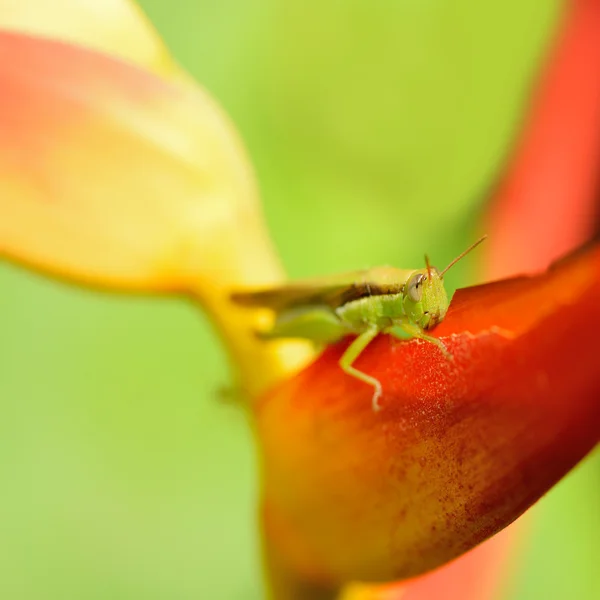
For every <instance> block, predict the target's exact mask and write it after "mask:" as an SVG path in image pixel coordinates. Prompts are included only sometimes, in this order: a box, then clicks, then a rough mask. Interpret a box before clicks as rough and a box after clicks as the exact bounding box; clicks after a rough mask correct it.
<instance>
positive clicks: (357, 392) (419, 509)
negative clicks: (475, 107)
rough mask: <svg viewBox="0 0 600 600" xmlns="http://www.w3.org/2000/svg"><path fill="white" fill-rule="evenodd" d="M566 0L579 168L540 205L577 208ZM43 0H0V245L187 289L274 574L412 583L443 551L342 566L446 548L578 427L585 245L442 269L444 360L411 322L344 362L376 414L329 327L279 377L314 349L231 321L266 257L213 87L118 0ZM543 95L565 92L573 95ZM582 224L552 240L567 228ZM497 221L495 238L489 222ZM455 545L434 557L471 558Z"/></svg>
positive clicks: (587, 266)
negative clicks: (458, 282) (243, 420)
mask: <svg viewBox="0 0 600 600" xmlns="http://www.w3.org/2000/svg"><path fill="white" fill-rule="evenodd" d="M570 6H572V12H573V19H571V20H567V21H566V23H567V24H570V25H569V27H573V30H574V33H573V31H572V30H571V29H569V27H567V26H565V31H567V34H568V35H567V34H565V38H564V39H565V40H566V41H565V44H564V45H565V52H566V56H567V57H570V58H564V56H563V55H562V54H559V56H561V57H562V58H563V59H564V60H565V61H567V62H568V61H569V60H571V61H572V62H571V63H569V64H575V63H576V64H577V65H579V62H578V61H579V58H578V56H579V51H578V52H576V53H575V56H576V57H575V58H573V56H571V55H570V54H569V52H568V49H569V48H573V47H576V48H578V49H581V48H583V50H584V51H585V53H586V57H587V59H588V62H587V63H586V66H587V68H589V73H588V71H585V70H583V67H582V70H580V71H577V73H576V74H577V75H578V77H573V79H572V80H571V79H570V80H569V81H570V84H569V85H570V87H569V89H571V90H573V89H576V90H581V94H580V95H579V96H577V97H578V98H585V99H586V102H583V104H582V106H584V107H585V108H586V110H587V112H585V113H581V114H582V118H581V120H579V121H576V123H575V125H574V126H573V127H571V129H570V130H569V131H570V132H571V133H572V134H573V136H575V138H570V139H576V142H575V143H573V144H571V145H570V146H569V150H570V152H572V153H577V152H579V153H580V155H581V156H585V157H586V158H587V159H588V160H586V161H584V166H583V167H581V168H579V166H580V163H578V162H576V161H573V164H576V165H578V167H577V168H574V169H573V170H571V171H568V172H565V174H564V178H566V179H567V180H568V182H569V185H568V184H567V183H565V184H564V186H563V187H561V190H562V193H561V194H560V195H558V196H557V197H556V199H555V200H556V201H555V202H554V203H553V204H552V206H554V207H555V208H557V212H556V214H559V215H560V214H563V213H562V212H561V210H562V208H563V207H564V205H565V203H567V202H569V201H572V202H573V204H574V205H577V206H579V207H584V208H582V209H581V211H583V212H582V213H578V214H579V215H580V214H585V215H587V214H589V212H586V211H589V209H590V206H591V200H590V198H591V197H592V195H593V194H592V192H593V190H592V186H591V184H590V183H589V182H590V181H591V179H590V169H591V164H592V163H593V161H592V160H591V159H590V158H589V157H591V156H597V155H595V154H594V152H595V151H597V150H598V148H600V144H598V139H597V136H596V135H595V134H594V133H589V134H586V135H583V133H582V131H584V128H585V127H587V124H588V123H589V119H591V120H592V121H593V122H594V123H595V122H596V121H594V119H595V118H596V117H598V115H600V98H599V97H598V95H599V94H598V90H600V86H599V85H598V83H599V80H598V78H597V76H596V75H597V74H598V73H600V69H598V64H599V63H600V50H599V44H598V42H597V40H598V39H600V36H596V34H597V32H598V31H599V30H600V11H599V10H598V2H595V1H591V0H579V1H577V0H575V1H574V2H573V3H572V4H571V5H570ZM47 7H48V3H41V2H34V1H28V2H23V3H22V4H21V5H14V6H12V7H10V9H6V10H5V9H4V8H0V27H3V28H4V30H2V31H0V59H1V60H0V134H1V135H0V253H1V254H2V255H3V256H5V257H7V258H9V259H11V260H13V261H17V262H19V263H22V264H24V265H28V266H30V267H33V268H35V269H37V270H40V271H42V272H45V273H48V274H50V275H54V276H58V277H62V278H66V279H68V280H70V281H72V282H74V283H78V284H80V285H91V286H97V287H103V288H109V289H114V290H119V291H130V292H160V293H177V294H180V293H184V294H187V295H190V294H191V295H193V296H194V297H195V298H197V299H198V300H199V301H200V303H201V304H202V306H203V307H204V309H205V310H206V311H207V313H208V314H209V316H210V317H211V318H212V320H213V321H214V323H215V325H216V327H217V329H218V330H219V332H220V334H221V336H222V339H223V340H224V342H225V345H226V347H227V349H228V351H229V354H230V356H231V358H232V363H233V364H234V366H235V368H236V370H237V373H238V376H239V379H240V381H241V385H242V387H243V389H244V391H245V392H246V393H247V396H248V398H249V399H250V400H249V401H248V402H247V403H246V405H245V407H246V408H247V409H248V412H249V413H250V415H251V417H252V418H251V422H252V424H253V426H254V428H255V432H256V439H257V445H258V450H259V455H260V459H261V465H262V481H261V484H262V500H263V503H262V514H261V517H262V524H263V527H264V541H265V555H266V562H267V565H268V567H269V572H268V577H269V580H270V583H271V585H272V590H273V594H274V596H276V597H277V598H287V597H290V598H299V597H302V596H301V594H302V593H304V594H305V596H304V597H311V596H310V595H309V594H310V593H312V592H314V593H319V594H324V596H323V597H331V595H332V594H335V593H337V592H338V591H340V590H343V589H344V588H345V595H344V597H346V598H361V599H363V600H369V599H371V600H375V599H376V598H380V599H381V600H384V599H385V598H388V600H391V598H396V597H397V596H398V594H399V593H401V594H403V596H402V597H403V598H404V599H405V600H423V598H425V595H419V594H420V593H421V592H419V589H423V588H420V587H419V586H423V585H425V586H426V585H427V583H426V581H427V577H436V576H437V575H438V574H440V573H442V572H446V573H447V572H448V571H437V572H434V573H433V574H432V575H428V576H426V577H425V578H423V579H421V580H416V581H415V582H414V583H413V582H410V583H408V584H406V585H403V586H402V590H401V591H400V592H399V588H398V587H397V586H395V585H391V586H390V585H385V586H383V587H371V586H365V585H363V584H352V582H357V581H358V582H393V581H395V580H400V579H407V578H413V577H415V576H419V575H421V574H423V573H426V572H427V571H430V570H432V569H436V568H438V567H440V566H441V565H443V564H444V563H446V562H448V561H450V560H452V559H454V558H456V557H458V556H460V555H461V554H463V553H465V552H467V551H468V550H470V549H472V548H473V547H475V546H476V545H477V544H479V543H480V542H482V541H484V540H485V539H487V538H489V537H490V536H492V535H493V534H495V533H496V532H498V531H500V530H501V529H502V528H503V527H505V526H506V525H508V524H509V523H511V522H512V521H513V520H515V519H516V518H517V517H518V516H519V515H520V514H522V513H523V511H525V510H526V509H527V508H528V507H529V506H530V505H531V504H532V503H534V502H535V501H536V500H537V499H538V498H539V497H540V496H541V495H542V494H544V493H545V492H546V491H547V490H548V489H549V488H550V487H551V486H552V485H553V484H554V483H555V482H556V481H558V480H559V479H560V477H562V476H563V475H564V474H565V473H566V472H567V471H568V470H569V469H570V468H572V467H573V466H574V465H575V464H576V463H577V462H578V461H579V460H580V459H581V458H582V457H583V456H584V455H585V454H586V453H587V452H588V451H589V450H590V449H591V448H592V447H593V446H594V445H595V444H596V443H597V442H598V439H599V437H600V425H599V423H600V403H598V401H597V398H598V397H599V394H600V369H599V368H598V366H599V363H598V358H597V353H595V352H594V347H595V340H596V339H597V337H598V333H600V331H598V330H599V325H598V323H599V322H600V321H599V319H598V318H597V315H596V313H597V309H598V306H600V250H599V249H598V247H592V248H591V249H588V250H587V251H586V252H582V253H581V254H579V255H577V256H573V257H571V258H569V259H568V260H566V261H564V262H562V263H561V264H559V265H557V266H556V267H555V268H554V269H552V270H550V271H549V272H547V273H541V274H538V275H536V276H533V277H530V278H517V279H509V280H505V281H501V282H498V283H492V284H487V285H483V286H479V287H476V288H470V289H466V290H460V291H459V292H458V293H457V294H456V296H455V298H454V300H453V302H452V305H451V309H450V312H449V314H448V317H447V318H446V320H445V321H444V322H443V323H442V324H441V325H440V326H439V327H438V328H437V329H436V330H435V335H436V336H438V337H442V338H443V339H444V342H445V343H446V344H447V346H448V348H449V349H450V351H451V352H452V354H453V356H454V360H453V361H448V360H447V359H445V358H444V357H443V356H442V355H441V354H440V353H439V351H438V350H437V348H435V347H434V346H432V345H430V344H426V343H423V342H420V341H410V342H406V341H397V340H393V339H391V338H387V337H383V336H382V337H380V338H379V339H377V340H375V341H374V342H373V344H372V346H370V347H369V349H368V351H366V352H365V353H364V354H363V355H362V356H361V357H360V359H359V363H358V364H359V365H360V367H361V369H363V370H365V371H367V372H369V373H372V374H373V375H374V376H376V377H378V378H379V379H380V381H381V382H382V384H383V389H384V395H383V398H382V400H381V405H382V410H381V411H380V412H379V413H374V412H373V411H372V409H371V402H370V395H371V391H370V389H369V388H368V386H365V385H364V384H362V383H360V382H358V381H356V380H354V379H352V378H349V377H347V376H346V375H345V374H344V373H343V372H342V371H341V369H340V368H339V366H338V364H337V361H338V359H339V356H340V354H341V352H342V351H343V349H344V347H345V346H346V344H347V343H348V341H347V340H345V341H343V342H340V343H339V344H336V345H335V346H333V347H330V348H328V349H327V350H326V351H325V352H324V353H323V354H322V355H321V356H320V357H319V358H318V359H317V360H316V361H315V362H313V363H312V364H311V365H310V366H308V367H307V368H305V369H304V370H303V371H301V372H299V373H297V374H295V375H292V374H293V373H294V372H295V371H296V370H297V368H298V366H299V365H301V364H302V363H303V362H306V361H307V360H308V359H310V358H311V357H313V356H314V351H313V350H312V349H311V348H309V347H308V346H306V345H304V344H300V343H296V342H288V341H285V342H276V343H269V344H264V343H263V342H261V341H259V340H258V339H256V337H255V336H254V335H253V329H254V327H255V325H256V324H257V323H260V322H261V321H262V319H263V318H265V316H266V315H264V314H263V313H262V312H260V311H258V312H256V313H255V312H252V311H247V310H243V309H240V308H235V307H234V306H233V305H232V304H231V303H230V302H229V300H228V298H229V293H230V291H231V290H232V289H233V288H236V287H247V286H250V285H262V284H269V283H273V282H277V281H280V280H281V279H282V278H283V274H282V271H281V269H280V267H279V263H278V260H277V258H276V256H275V253H274V251H273V248H272V244H271V242H270V240H269V238H268V235H267V233H266V230H265V227H264V224H263V220H262V216H261V211H260V205H259V202H258V194H257V191H256V186H255V183H254V179H253V174H252V168H251V166H250V163H249V160H248V158H247V156H246V153H245V151H244V149H243V147H242V144H241V142H240V140H239V139H238V136H237V134H236V132H235V130H234V128H233V126H232V125H231V124H230V122H229V120H228V118H227V117H226V115H224V113H223V112H222V111H221V110H220V108H219V107H218V105H217V104H216V103H215V102H214V101H213V100H212V99H211V98H210V97H209V96H208V95H207V94H206V93H205V92H204V91H203V90H202V89H201V88H199V87H198V86H197V85H196V84H195V83H193V82H192V81H191V79H190V78H189V77H188V76H187V75H186V74H185V73H184V72H183V71H182V70H181V69H180V68H179V67H178V66H177V65H176V64H175V62H174V61H173V60H172V59H171V58H170V57H169V55H168V53H167V52H166V50H165V49H164V46H163V45H162V43H161V42H160V39H159V38H158V36H157V35H156V33H155V32H154V31H153V30H152V28H151V26H150V25H149V23H148V22H147V21H146V20H145V19H144V17H143V16H142V15H141V14H140V13H139V11H138V10H137V9H136V8H135V7H134V6H133V5H131V4H129V3H128V2H125V1H124V0H123V1H120V0H110V2H103V3H102V5H101V8H100V4H99V5H98V6H97V7H96V12H94V13H93V14H92V13H91V12H90V9H89V6H88V3H84V2H81V1H78V0H62V2H61V3H59V4H56V3H54V4H53V7H52V10H50V11H49V10H48V8H47ZM34 8H35V9H36V10H34ZM37 9H39V10H37ZM63 17H64V18H63ZM9 30H10V31H9ZM583 34H585V35H583ZM594 36H596V37H594ZM594 40H596V43H594ZM563 41H564V40H563ZM559 47H560V44H559ZM14 56H18V57H19V60H18V61H15V60H11V57H14ZM558 63H559V64H562V63H561V62H560V61H558ZM561 72H562V71H561ZM564 72H566V73H568V74H572V73H571V71H570V69H565V71H564ZM590 73H591V75H590ZM595 74H596V75H595ZM584 83H585V85H583V84H584ZM578 84H581V87H578ZM550 88H551V89H553V88H552V86H550ZM542 96H543V94H542ZM561 99H563V100H564V101H565V103H566V105H567V106H568V102H569V101H570V99H571V97H570V96H569V95H568V94H566V95H565V96H564V97H563V96H561ZM534 108H535V107H534ZM554 110H555V111H556V113H553V114H554V117H556V114H557V113H558V114H560V113H561V111H563V110H565V105H563V104H561V103H560V102H557V103H556V105H555V106H554ZM549 121H550V122H551V123H552V124H554V125H556V124H558V123H559V121H558V120H557V119H556V118H553V119H550V120H549ZM542 129H543V131H544V132H547V131H548V129H546V128H545V127H542ZM597 130H598V131H600V129H599V128H595V129H594V132H596V131H597ZM578 133H579V134H581V135H579V136H578V137H577V135H576V134H578ZM533 139H534V140H537V141H535V143H533V144H532V147H531V148H530V149H529V150H528V154H527V156H533V155H534V156H536V157H539V156H542V155H543V156H547V155H544V154H543V153H542V150H544V149H546V150H548V149H549V146H548V144H547V137H546V136H545V135H543V136H540V138H536V137H535V136H533ZM561 139H562V138H561ZM529 153H531V154H529ZM516 156H517V158H516V164H515V165H513V170H512V171H511V173H517V176H515V178H514V179H513V180H512V181H513V183H512V184H510V185H507V188H506V189H509V190H513V191H514V190H515V189H527V190H529V191H530V192H531V193H530V194H529V196H530V197H531V198H538V194H539V193H540V190H542V189H544V186H541V187H540V188H536V187H535V184H536V183H537V184H540V185H541V183H540V182H544V181H546V179H545V178H546V177H547V174H548V171H547V169H546V168H544V170H543V171H542V172H541V171H540V170H538V165H539V164H540V163H538V162H537V161H536V160H533V159H527V160H523V161H522V160H521V158H520V157H519V155H518V152H517V155H516ZM523 162H524V163H525V164H526V165H528V167H527V168H526V169H525V170H523V169H521V168H520V165H521V164H523ZM568 164H570V163H568ZM556 168H557V167H556V165H554V164H553V170H552V173H553V174H554V175H556V173H557V171H556V170H555V169H556ZM508 181H510V178H509V179H508ZM561 181H563V179H561ZM530 183H531V187H528V186H529V184H530ZM525 184H527V185H525ZM570 184H572V185H570ZM520 185H523V186H524V187H523V188H521V187H519V186H520ZM571 189H573V190H576V193H575V196H573V197H572V196H571V195H570V191H569V190H571ZM567 195H568V197H567ZM517 196H518V197H517V201H516V204H515V201H514V198H515V197H516V196H511V195H510V194H509V193H507V192H505V191H501V192H500V193H499V194H498V197H497V203H496V205H495V206H496V207H497V208H496V210H497V211H498V214H500V216H499V217H497V220H496V221H495V222H501V223H502V224H503V226H505V224H508V225H507V227H508V229H510V227H512V226H514V227H515V228H518V227H522V224H520V223H519V211H521V210H522V209H523V205H522V204H521V202H523V198H524V196H522V195H521V196H519V195H517ZM506 197H510V198H512V200H513V202H512V203H511V202H503V200H504V199H505V198H506ZM507 205H509V209H506V208H505V207H506V206H507ZM515 206H516V208H515ZM507 215H508V216H507ZM563 221H564V224H565V227H567V225H568V224H569V223H572V222H573V219H567V218H564V219H563ZM576 221H577V223H578V224H579V225H581V223H582V222H584V221H585V219H579V220H576ZM555 222H558V223H561V220H560V218H559V219H558V220H557V221H555ZM509 226H510V227H509ZM584 230H585V227H583V226H579V228H576V227H574V229H573V231H575V233H573V231H570V233H569V236H570V237H569V236H567V237H566V238H565V239H567V238H568V241H569V242H575V241H580V240H581V238H582V236H583V234H584ZM501 236H502V234H501V232H498V238H501ZM496 243H497V242H494V241H493V240H492V241H491V244H490V246H491V248H492V251H493V252H492V255H493V256H494V254H493V253H494V252H495V253H496V254H495V256H496V257H497V256H498V255H499V253H500V252H501V250H502V247H504V248H505V249H506V247H507V242H506V241H505V240H504V239H502V247H499V246H497V245H494V244H496ZM562 249H564V248H561V250H562ZM548 253H549V251H548V250H547V249H545V250H544V251H540V252H539V253H538V254H537V255H536V256H537V259H538V262H537V263H535V265H533V266H535V267H539V266H540V265H541V263H542V262H543V261H547V260H548V259H549V258H552V257H550V256H548ZM513 259H514V255H513ZM490 262H491V263H492V264H495V263H494V260H491V261H490ZM528 266H532V265H528ZM493 268H497V269H498V273H499V272H500V271H501V269H500V267H493ZM502 268H503V269H504V271H505V273H506V272H507V271H510V266H506V265H504V266H503V267H502ZM267 316H268V315H267ZM276 383H277V385H274V384H276ZM273 386H274V387H273ZM267 390H269V391H267ZM488 548H489V546H488ZM471 556H474V555H471ZM478 556H483V555H481V554H480V555H478ZM464 560H471V559H470V558H469V557H466V558H463V559H460V560H459V561H457V562H456V563H454V564H453V565H450V566H447V567H445V568H444V569H455V568H456V566H457V565H458V571H454V572H459V573H460V572H461V571H460V568H461V567H460V564H467V565H470V566H469V567H468V568H469V569H471V570H475V569H480V568H481V565H480V564H478V563H477V562H476V561H474V562H470V563H469V562H462V563H461V561H464ZM485 560H486V564H491V562H493V557H491V558H490V557H486V558H485ZM430 581H433V579H430ZM347 584H351V585H349V586H348V585H347ZM454 589H456V587H455V588H454ZM302 590H304V592H302ZM311 590H312V591H311ZM411 590H412V591H411ZM411 594H413V595H412V596H411ZM469 600H471V599H469ZM472 600H474V597H473V599H472ZM477 600H481V598H480V597H478V599H477Z"/></svg>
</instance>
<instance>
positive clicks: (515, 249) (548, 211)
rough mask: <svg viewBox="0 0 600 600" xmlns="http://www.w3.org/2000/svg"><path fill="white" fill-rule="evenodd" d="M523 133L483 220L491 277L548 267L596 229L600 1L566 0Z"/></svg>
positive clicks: (599, 137) (598, 149) (599, 154)
mask: <svg viewBox="0 0 600 600" xmlns="http://www.w3.org/2000/svg"><path fill="white" fill-rule="evenodd" d="M565 4H566V7H565V10H566V14H565V18H564V19H563V21H564V22H563V23H562V25H561V28H560V34H559V36H558V39H557V40H556V43H555V47H554V48H553V50H552V52H551V54H550V56H549V61H548V68H547V69H546V71H545V72H544V74H543V78H542V81H541V84H540V86H539V88H538V89H537V90H536V93H535V94H534V96H533V102H532V106H531V110H530V112H531V115H530V117H529V119H528V122H527V126H526V130H525V135H524V136H523V139H522V140H520V142H519V147H518V149H517V151H516V153H515V155H514V156H513V157H512V158H511V162H512V163H513V164H512V165H511V168H510V169H509V171H508V176H507V177H506V179H505V180H504V181H503V182H502V185H501V186H500V189H499V191H498V194H497V197H496V198H495V199H494V202H493V203H492V207H491V210H490V212H489V214H488V216H487V219H486V221H487V223H486V225H485V231H486V232H487V233H489V234H490V240H491V243H490V244H489V245H488V246H487V248H485V249H484V250H483V251H484V252H485V253H487V255H488V261H487V262H488V264H489V267H488V269H487V271H488V275H489V276H491V277H494V278H500V277H507V276H510V275H513V274H514V273H522V272H527V271H533V270H536V269H538V268H540V267H541V268H545V267H546V266H547V265H549V264H550V263H551V262H552V261H553V260H554V259H556V258H557V257H558V256H561V255H562V254H564V253H566V252H569V251H570V250H572V249H573V248H575V247H577V246H578V245H579V244H580V243H581V239H582V238H583V239H587V238H588V237H589V236H590V235H591V234H592V232H593V226H594V220H595V216H596V210H597V208H596V204H597V189H596V188H597V171H598V169H597V165H598V164H599V161H600V3H599V2H597V0H570V1H569V2H566V3H565Z"/></svg>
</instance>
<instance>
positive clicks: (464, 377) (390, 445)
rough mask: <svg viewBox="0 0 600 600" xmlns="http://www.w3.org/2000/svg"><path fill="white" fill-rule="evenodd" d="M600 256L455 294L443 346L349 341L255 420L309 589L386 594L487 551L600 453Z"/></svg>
mask: <svg viewBox="0 0 600 600" xmlns="http://www.w3.org/2000/svg"><path fill="white" fill-rule="evenodd" d="M599 306H600V247H595V248H593V249H591V250H589V251H588V252H586V253H582V254H581V255H579V256H575V257H571V258H570V259H569V260H565V261H563V262H562V263H560V264H558V265H556V267H555V268H553V269H551V270H550V271H548V272H547V273H545V274H542V275H540V276H537V277H530V278H517V279H512V280H507V281H502V282H497V283H494V284H487V285H482V286H478V287H474V288H469V289H464V290H459V291H458V292H457V293H456V296H455V299H454V301H453V303H452V305H451V309H450V312H449V314H448V317H447V319H446V320H445V321H444V322H443V323H442V324H441V325H440V326H439V327H438V328H437V329H436V330H435V334H436V336H438V337H441V338H443V339H444V342H445V343H446V344H447V346H448V348H449V350H450V351H451V352H452V354H453V356H454V360H453V361H452V362H449V361H447V360H446V359H444V357H443V356H442V355H441V353H440V352H439V350H438V349H437V348H436V347H435V346H434V345H432V344H429V343H425V342H421V341H418V340H412V341H395V340H393V339H392V338H389V337H386V336H381V337H380V338H378V339H377V340H375V342H374V343H373V344H372V346H370V347H369V348H368V349H367V350H366V351H365V353H364V355H363V356H361V357H360V358H359V360H358V362H357V367H358V368H359V369H361V370H363V371H365V372H367V373H369V374H371V375H373V376H375V377H377V378H378V379H379V380H380V381H381V382H382V385H383V390H384V395H383V398H382V400H381V404H382V410H381V411H380V412H378V413H374V412H373V411H372V408H371V395H372V390H371V389H370V387H369V386H366V385H363V384H362V383H359V382H357V381H356V380H355V379H353V378H351V377H349V376H347V375H345V374H344V373H343V372H342V371H341V369H340V368H339V366H338V362H337V361H338V360H339V357H340V355H341V353H342V352H343V350H344V348H345V347H346V345H347V342H343V343H340V344H338V345H337V346H335V347H332V348H329V349H328V350H327V351H325V352H324V354H323V355H322V356H321V357H320V359H319V360H317V361H316V362H315V363H314V364H313V365H312V366H310V367H309V368H308V369H306V370H304V371H303V372H302V373H300V374H299V375H298V376H297V377H296V378H295V379H293V380H291V381H289V382H287V383H286V384H285V385H283V386H281V387H279V388H278V389H276V390H275V391H274V392H273V393H272V394H271V395H270V396H268V397H267V398H266V399H265V400H264V402H263V403H262V405H260V406H259V407H258V409H257V414H256V418H257V427H258V432H259V439H260V440H261V442H262V444H263V447H262V462H263V473H264V515H265V530H266V535H267V537H268V538H269V539H270V542H271V544H272V546H273V547H274V548H277V551H278V553H279V557H280V558H279V560H280V561H282V562H283V563H285V565H286V568H287V569H289V570H290V571H292V572H295V573H297V574H301V575H302V577H304V578H305V579H307V580H309V581H310V580H313V581H320V582H323V583H324V584H325V583H327V584H330V585H339V584H340V583H343V582H346V581H390V580H396V579H400V578H407V577H412V576H415V575H418V574H420V573H423V572H425V571H428V570H430V569H433V568H435V567H437V566H439V565H441V564H443V563H445V562H447V561H449V560H451V559H452V558H454V557H456V556H458V555H460V554H462V553H464V552H466V551H467V550H469V549H470V548H472V547H474V546H475V545H477V544H479V543H480V542H482V541H483V540H484V539H486V538H488V537H490V536H491V535H493V534H494V533H496V532H497V531H499V530H500V529H502V528H503V527H505V526H506V525H508V524H509V523H510V522H511V521H513V520H514V519H516V518H517V517H518V516H519V515H520V514H521V513H523V511H525V510H526V509H527V508H528V507H529V506H531V504H533V503H534V502H535V501H536V500H537V499H538V498H539V497H540V496H541V495H542V494H544V493H545V492H546V491H547V490H548V489H549V488H550V487H551V486H552V485H553V484H554V483H556V481H558V480H559V479H560V478H561V477H562V476H563V475H564V474H565V473H566V472H567V471H568V470H569V469H571V468H572V467H573V466H574V465H575V464H576V463H577V462H578V461H579V460H581V458H582V457H583V456H584V455H585V454H586V453H587V452H589V450H590V449H591V448H592V447H593V446H594V445H595V444H596V443H597V442H598V440H599V439H600V402H599V401H598V398H599V397H600V358H599V357H598V353H597V352H596V351H595V348H596V345H597V340H598V336H600V319H599V318H598V316H599V315H598V307H599Z"/></svg>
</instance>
